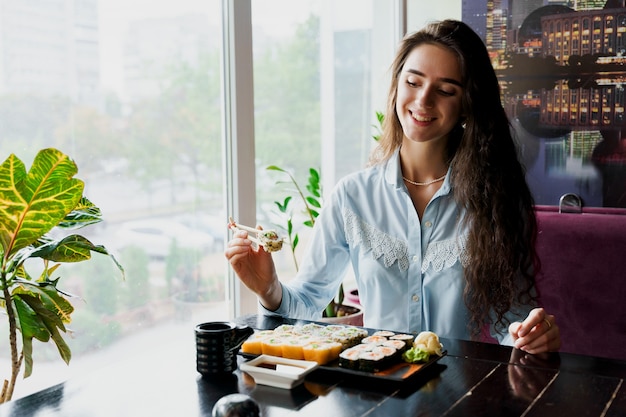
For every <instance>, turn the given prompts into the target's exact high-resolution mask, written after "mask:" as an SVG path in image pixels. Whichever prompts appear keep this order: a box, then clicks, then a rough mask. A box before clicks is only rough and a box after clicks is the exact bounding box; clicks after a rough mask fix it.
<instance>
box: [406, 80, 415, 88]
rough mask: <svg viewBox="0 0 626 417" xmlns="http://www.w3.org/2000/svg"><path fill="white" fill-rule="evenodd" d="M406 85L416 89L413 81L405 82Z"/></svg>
mask: <svg viewBox="0 0 626 417" xmlns="http://www.w3.org/2000/svg"><path fill="white" fill-rule="evenodd" d="M406 83H407V84H408V85H409V87H417V83H415V82H413V81H408V80H407V82H406Z"/></svg>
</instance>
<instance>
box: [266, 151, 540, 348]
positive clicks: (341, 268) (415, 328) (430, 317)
mask: <svg viewBox="0 0 626 417" xmlns="http://www.w3.org/2000/svg"><path fill="white" fill-rule="evenodd" d="M399 161H400V158H399V152H398V151H396V153H395V155H394V156H393V157H392V158H390V159H389V160H388V161H387V162H385V163H383V164H379V165H376V166H372V167H369V168H367V169H364V170H362V171H359V172H356V173H353V174H350V175H348V176H346V177H344V178H343V179H342V180H340V181H339V183H338V184H337V185H336V187H335V189H334V190H333V192H332V193H331V195H330V196H329V198H328V199H327V200H326V201H325V203H324V207H323V210H322V212H321V213H320V216H319V217H318V218H317V220H316V223H315V227H314V229H313V236H312V239H311V243H310V245H309V247H308V248H307V252H306V254H305V256H304V258H303V261H302V265H301V268H300V270H299V272H298V274H297V276H296V277H295V278H294V279H293V280H292V281H291V282H289V283H283V284H282V286H283V299H282V303H281V305H280V307H279V308H278V309H277V310H276V311H274V312H270V311H269V310H265V309H264V308H263V307H262V306H261V310H262V311H263V312H264V313H265V314H278V315H281V316H287V317H293V318H301V319H309V320H316V319H319V318H320V317H321V314H322V311H323V310H324V308H325V307H326V305H327V304H328V303H329V301H330V300H331V299H332V298H333V297H334V296H335V294H336V293H337V291H338V289H339V285H340V283H341V282H342V281H343V279H344V277H345V274H346V272H347V269H348V267H349V266H350V265H352V267H353V269H354V273H355V277H356V282H357V286H358V289H359V300H360V303H361V304H362V305H363V307H364V315H363V322H364V326H365V327H370V328H374V329H386V330H392V331H396V332H407V333H413V334H417V333H419V332H421V331H424V330H429V331H433V332H435V333H437V334H438V335H439V336H440V337H447V338H456V339H465V340H469V339H470V332H469V329H468V326H467V324H468V322H469V312H468V310H467V307H466V306H465V302H464V300H463V288H464V278H463V265H464V263H466V262H467V259H466V257H465V234H464V233H463V230H462V226H461V222H460V219H461V217H462V211H461V209H460V207H459V206H458V205H457V203H456V202H455V200H454V198H453V196H452V192H451V191H452V190H451V187H450V181H449V176H450V173H449V172H448V175H447V176H446V178H445V180H444V182H443V184H442V185H441V187H440V189H439V190H438V191H437V192H436V193H435V195H434V196H433V198H432V199H431V201H430V202H429V203H428V205H427V207H426V209H425V211H424V215H423V219H422V221H421V222H420V219H419V217H418V215H417V212H416V210H415V207H414V206H413V202H412V201H411V197H410V195H409V193H408V190H407V188H406V186H405V184H404V182H403V180H402V173H401V169H400V163H399ZM530 309H531V307H530V306H528V308H524V309H522V310H523V311H518V312H517V313H514V312H510V313H509V314H508V315H507V319H508V320H510V321H519V320H523V319H524V318H525V317H526V316H527V314H528V312H529V311H530ZM491 333H492V335H493V336H494V337H496V338H497V339H498V340H499V341H500V343H504V344H509V345H510V344H512V343H513V341H512V338H511V337H510V335H508V332H506V334H495V332H494V331H493V329H491Z"/></svg>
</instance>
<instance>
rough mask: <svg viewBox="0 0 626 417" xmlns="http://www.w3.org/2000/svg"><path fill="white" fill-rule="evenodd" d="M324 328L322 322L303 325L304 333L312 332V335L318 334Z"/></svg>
mask: <svg viewBox="0 0 626 417" xmlns="http://www.w3.org/2000/svg"><path fill="white" fill-rule="evenodd" d="M323 329H324V326H322V325H321V324H317V323H307V324H305V325H303V326H302V329H301V330H302V333H303V334H312V335H317V334H319V333H320V331H322V330H323Z"/></svg>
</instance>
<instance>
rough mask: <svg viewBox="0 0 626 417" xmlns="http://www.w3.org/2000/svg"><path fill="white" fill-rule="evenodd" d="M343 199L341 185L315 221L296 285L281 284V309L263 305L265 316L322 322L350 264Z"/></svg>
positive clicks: (296, 277)
mask: <svg viewBox="0 0 626 417" xmlns="http://www.w3.org/2000/svg"><path fill="white" fill-rule="evenodd" d="M340 195H341V186H340V185H338V186H337V187H335V189H334V190H333V192H332V193H331V195H330V197H329V198H328V201H326V202H325V204H324V208H323V209H322V211H321V212H320V215H319V216H318V218H317V219H316V221H315V226H314V227H313V235H312V237H311V239H310V241H309V242H310V243H309V245H308V247H307V249H306V251H305V253H304V256H303V258H302V262H301V265H300V270H299V271H298V273H297V274H296V276H295V278H294V279H293V280H292V281H290V282H288V283H281V285H282V289H283V298H282V301H281V304H280V306H279V307H278V309H276V310H275V311H270V310H267V309H265V308H264V307H263V306H262V305H259V307H260V311H261V312H262V313H263V314H266V315H280V316H284V317H291V318H299V319H305V320H318V319H320V318H321V317H322V313H323V311H324V309H325V308H326V306H327V305H328V303H329V302H330V301H331V300H332V299H333V298H334V297H335V295H336V294H337V292H338V290H339V286H340V285H341V283H342V281H343V279H344V276H345V274H346V271H347V270H348V266H349V262H350V254H349V251H348V245H347V243H346V238H345V230H344V225H343V218H342V214H341V213H342V208H341V206H342V204H341V198H340Z"/></svg>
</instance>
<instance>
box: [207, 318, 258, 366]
mask: <svg viewBox="0 0 626 417" xmlns="http://www.w3.org/2000/svg"><path fill="white" fill-rule="evenodd" d="M195 333H196V369H197V370H198V372H199V373H201V374H202V375H203V376H211V375H223V374H228V373H232V372H233V371H235V370H236V369H237V350H238V349H239V348H240V347H241V345H242V344H243V342H244V341H245V340H246V339H247V338H248V337H249V336H250V335H251V334H252V333H254V330H253V329H252V328H251V327H249V326H246V325H243V326H239V325H237V324H236V323H231V322H228V321H212V322H207V323H201V324H198V325H197V326H196V328H195Z"/></svg>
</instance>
